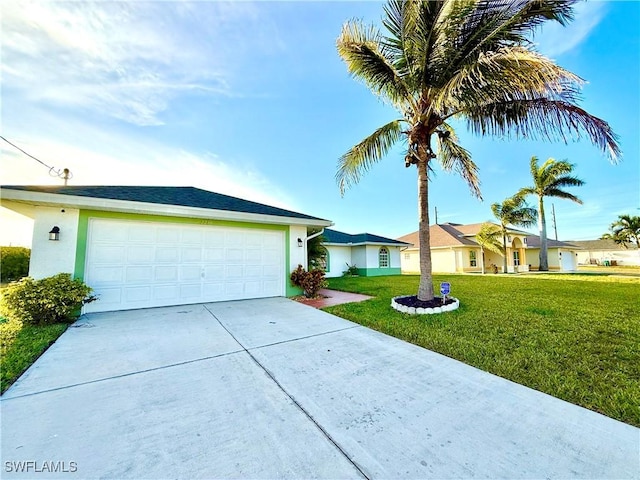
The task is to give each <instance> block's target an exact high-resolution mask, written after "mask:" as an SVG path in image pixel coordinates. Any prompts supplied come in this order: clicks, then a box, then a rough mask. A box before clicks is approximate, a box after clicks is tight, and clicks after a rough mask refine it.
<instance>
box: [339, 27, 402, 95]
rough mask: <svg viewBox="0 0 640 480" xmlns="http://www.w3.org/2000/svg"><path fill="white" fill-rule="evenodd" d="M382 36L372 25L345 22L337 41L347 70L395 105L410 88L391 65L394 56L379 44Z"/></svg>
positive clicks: (392, 64)
mask: <svg viewBox="0 0 640 480" xmlns="http://www.w3.org/2000/svg"><path fill="white" fill-rule="evenodd" d="M382 42H383V37H382V35H381V34H380V32H379V30H378V29H377V28H375V27H374V26H369V27H366V26H364V25H363V24H362V23H360V22H357V21H354V22H347V23H346V24H345V25H344V26H343V27H342V33H341V34H340V36H339V37H338V40H337V42H336V44H337V49H338V54H339V55H340V57H342V60H343V61H344V62H345V63H346V65H347V69H348V71H349V73H350V74H351V75H352V76H354V77H356V78H358V79H360V80H362V81H363V82H364V83H365V84H366V85H367V86H368V87H369V88H370V89H371V90H372V91H373V92H374V93H375V94H376V95H378V96H380V97H381V98H383V99H387V100H389V101H391V102H392V103H393V104H394V105H396V106H398V104H400V103H402V102H406V101H407V100H409V99H410V97H411V95H410V92H409V90H408V88H407V86H406V84H405V82H404V80H403V79H402V77H401V76H400V75H399V73H398V72H397V71H396V69H395V67H394V59H393V58H392V56H391V55H389V54H385V53H386V52H385V50H384V49H382V48H381V44H382Z"/></svg>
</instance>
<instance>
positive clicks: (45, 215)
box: [0, 185, 399, 312]
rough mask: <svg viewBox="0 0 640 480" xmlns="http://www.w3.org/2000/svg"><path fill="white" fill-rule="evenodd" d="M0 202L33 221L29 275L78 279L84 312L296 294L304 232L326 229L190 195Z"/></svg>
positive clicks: (50, 190) (84, 192)
mask: <svg viewBox="0 0 640 480" xmlns="http://www.w3.org/2000/svg"><path fill="white" fill-rule="evenodd" d="M0 202H1V203H0V204H1V205H2V206H3V207H5V208H8V209H10V210H13V211H15V212H17V213H20V214H22V215H26V216H28V217H30V218H32V219H33V220H34V227H33V241H32V253H31V264H30V270H29V275H30V276H32V277H34V278H44V277H47V276H50V275H55V274H57V273H61V272H67V273H71V274H72V275H73V276H74V277H75V278H80V279H82V280H83V281H84V282H85V283H86V284H88V285H89V286H91V287H92V288H93V289H94V291H95V293H97V294H98V295H99V301H97V302H93V303H90V304H88V305H86V306H85V311H86V312H97V311H112V310H124V309H132V308H146V307H158V306H167V305H180V304H188V303H201V302H215V301H224V300H239V299H246V298H260V297H274V296H293V295H297V294H298V293H299V292H300V290H298V289H297V288H295V287H293V286H292V285H291V283H290V280H289V274H290V272H291V271H292V270H293V269H294V268H295V267H296V266H297V265H298V264H302V265H306V263H307V259H306V248H305V247H306V241H307V236H308V232H310V231H312V230H317V229H319V228H320V229H322V228H324V227H328V226H331V225H332V222H330V221H328V220H324V219H321V218H316V217H313V216H310V215H305V214H301V213H296V212H292V211H289V210H285V209H282V208H276V207H272V206H269V205H264V204H261V203H256V202H251V201H247V200H243V199H240V198H235V197H231V196H228V195H222V194H219V193H214V192H209V191H206V190H201V189H198V188H193V187H148V186H24V185H20V186H17V185H5V186H1V187H0ZM398 267H399V265H398Z"/></svg>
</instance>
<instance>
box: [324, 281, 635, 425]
mask: <svg viewBox="0 0 640 480" xmlns="http://www.w3.org/2000/svg"><path fill="white" fill-rule="evenodd" d="M441 281H450V282H451V289H452V292H451V294H452V295H453V296H454V297H457V298H459V299H460V303H461V304H460V308H459V309H458V310H456V311H453V312H448V313H445V314H440V315H433V316H431V315H421V316H410V315H406V314H402V313H399V312H396V311H395V310H393V309H391V307H390V306H389V305H390V303H391V297H393V296H397V295H408V294H409V295H410V294H415V293H416V292H417V287H418V277H417V276H394V277H391V276H390V277H365V278H363V277H360V278H335V279H333V278H332V279H329V287H330V288H334V289H338V290H345V291H349V292H357V293H363V294H367V295H373V296H375V297H376V298H374V299H372V300H368V301H365V302H362V303H352V304H345V305H338V306H335V307H329V308H326V309H325V310H327V311H328V312H330V313H333V314H335V315H339V316H341V317H343V318H346V319H349V320H352V321H354V322H357V323H359V324H361V325H365V326H367V327H370V328H373V329H375V330H378V331H381V332H384V333H386V334H389V335H392V336H394V337H397V338H401V339H403V340H406V341H408V342H411V343H414V344H416V345H420V346H422V347H425V348H428V349H430V350H433V351H436V352H439V353H442V354H444V355H447V356H449V357H452V358H455V359H457V360H460V361H462V362H465V363H467V364H469V365H473V366H475V367H478V368H480V369H482V370H485V371H488V372H491V373H493V374H496V375H499V376H501V377H504V378H507V379H509V380H512V381H514V382H517V383H520V384H522V385H526V386H528V387H531V388H534V389H536V390H539V391H542V392H545V393H548V394H550V395H553V396H555V397H558V398H561V399H563V400H566V401H568V402H571V403H574V404H577V405H581V406H583V407H586V408H589V409H591V410H595V411H597V412H600V413H603V414H604V415H607V416H609V417H612V418H615V419H618V420H621V421H623V422H626V423H629V424H631V425H635V426H640V408H639V405H640V309H639V308H638V302H639V298H640V278H633V277H621V278H617V277H616V278H612V277H602V276H597V275H589V274H586V275H580V274H576V275H566V274H565V275H553V274H548V275H546V274H540V275H510V276H507V275H504V276H503V275H485V276H481V275H446V276H445V275H436V276H434V284H435V285H436V287H437V289H436V291H439V282H441Z"/></svg>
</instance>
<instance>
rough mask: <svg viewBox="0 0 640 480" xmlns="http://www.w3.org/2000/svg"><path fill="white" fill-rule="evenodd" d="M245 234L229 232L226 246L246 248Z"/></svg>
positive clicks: (226, 235) (226, 237)
mask: <svg viewBox="0 0 640 480" xmlns="http://www.w3.org/2000/svg"><path fill="white" fill-rule="evenodd" d="M244 236H245V235H244V233H243V232H240V231H227V232H226V234H225V245H228V246H234V247H240V246H244Z"/></svg>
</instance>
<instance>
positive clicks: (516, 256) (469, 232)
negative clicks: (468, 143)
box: [398, 223, 580, 274]
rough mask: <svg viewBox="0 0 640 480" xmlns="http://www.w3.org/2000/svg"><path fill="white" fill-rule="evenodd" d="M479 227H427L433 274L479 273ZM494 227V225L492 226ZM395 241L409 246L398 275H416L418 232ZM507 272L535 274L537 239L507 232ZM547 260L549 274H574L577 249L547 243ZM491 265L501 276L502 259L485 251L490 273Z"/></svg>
mask: <svg viewBox="0 0 640 480" xmlns="http://www.w3.org/2000/svg"><path fill="white" fill-rule="evenodd" d="M482 225H483V223H473V224H467V225H462V224H459V223H441V224H435V225H431V226H429V234H430V240H431V242H430V243H431V264H432V270H433V271H434V272H442V273H456V272H460V273H463V272H468V273H471V272H476V273H477V272H481V271H482V263H481V262H482V261H483V258H482V253H481V250H480V245H478V243H477V242H476V240H475V235H476V234H477V233H478V232H479V231H480V228H481V227H482ZM494 225H495V224H494ZM398 240H400V241H403V242H408V243H412V244H413V246H412V247H409V248H407V249H406V250H405V251H404V252H403V254H402V257H401V263H402V273H408V274H412V273H419V272H420V247H419V246H420V242H419V238H418V232H413V233H409V234H407V235H404V236H402V237H400V238H399V239H398ZM506 240H507V252H506V255H507V272H508V273H518V272H528V271H530V270H538V268H539V266H540V261H539V255H540V237H539V236H537V235H532V234H530V233H527V232H523V231H521V230H517V229H514V228H507V238H506ZM547 241H548V244H547V256H548V260H549V270H552V271H574V270H577V265H578V262H577V251H578V250H580V248H579V247H576V246H575V245H572V244H569V243H567V242H560V241H557V240H551V239H548V240H547ZM493 265H495V266H496V267H497V268H498V270H499V271H501V272H502V270H503V268H504V257H503V255H502V254H500V253H495V252H491V251H488V250H487V249H485V251H484V266H485V270H486V271H491V268H492V266H493Z"/></svg>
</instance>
